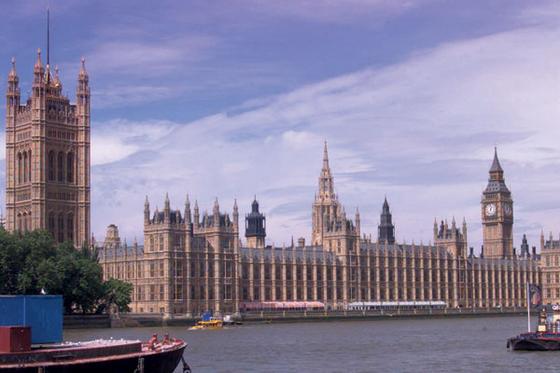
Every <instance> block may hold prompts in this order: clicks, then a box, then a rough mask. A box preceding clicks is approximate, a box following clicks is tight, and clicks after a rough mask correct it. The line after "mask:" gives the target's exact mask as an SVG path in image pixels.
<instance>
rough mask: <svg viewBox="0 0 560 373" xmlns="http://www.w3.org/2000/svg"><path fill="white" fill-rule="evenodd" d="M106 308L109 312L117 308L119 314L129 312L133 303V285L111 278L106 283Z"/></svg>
mask: <svg viewBox="0 0 560 373" xmlns="http://www.w3.org/2000/svg"><path fill="white" fill-rule="evenodd" d="M104 286H105V297H104V298H103V300H104V307H105V309H107V311H109V310H111V308H112V307H115V308H116V309H117V310H118V311H119V312H128V311H130V308H129V307H128V305H129V304H130V302H131V301H132V297H131V295H132V285H131V284H130V283H128V282H124V281H121V280H117V279H114V278H111V279H109V280H107V281H105V284H104Z"/></svg>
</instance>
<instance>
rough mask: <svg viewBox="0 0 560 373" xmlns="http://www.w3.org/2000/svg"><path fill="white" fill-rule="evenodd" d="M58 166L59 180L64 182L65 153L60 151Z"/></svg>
mask: <svg viewBox="0 0 560 373" xmlns="http://www.w3.org/2000/svg"><path fill="white" fill-rule="evenodd" d="M57 163H58V164H57V168H58V170H57V171H58V181H59V182H63V181H64V153H63V152H60V153H58V162H57Z"/></svg>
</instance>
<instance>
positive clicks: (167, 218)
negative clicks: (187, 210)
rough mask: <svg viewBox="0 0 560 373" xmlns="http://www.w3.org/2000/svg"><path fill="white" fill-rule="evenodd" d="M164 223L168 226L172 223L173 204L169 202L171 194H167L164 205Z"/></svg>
mask: <svg viewBox="0 0 560 373" xmlns="http://www.w3.org/2000/svg"><path fill="white" fill-rule="evenodd" d="M163 221H164V222H165V223H167V224H169V222H170V221H171V203H170V202H169V194H167V193H165V203H164V205H163Z"/></svg>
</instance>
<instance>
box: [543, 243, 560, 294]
mask: <svg viewBox="0 0 560 373" xmlns="http://www.w3.org/2000/svg"><path fill="white" fill-rule="evenodd" d="M541 271H542V292H543V302H544V303H545V304H547V303H548V304H556V303H558V304H560V238H559V239H557V240H555V239H554V238H553V237H552V233H550V236H549V238H548V240H545V238H544V233H543V232H541Z"/></svg>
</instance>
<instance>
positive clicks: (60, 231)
mask: <svg viewBox="0 0 560 373" xmlns="http://www.w3.org/2000/svg"><path fill="white" fill-rule="evenodd" d="M58 242H59V243H62V242H64V215H63V214H62V213H60V214H58Z"/></svg>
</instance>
